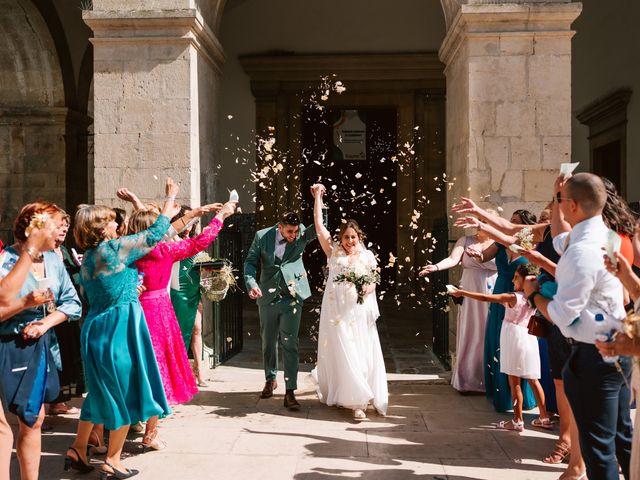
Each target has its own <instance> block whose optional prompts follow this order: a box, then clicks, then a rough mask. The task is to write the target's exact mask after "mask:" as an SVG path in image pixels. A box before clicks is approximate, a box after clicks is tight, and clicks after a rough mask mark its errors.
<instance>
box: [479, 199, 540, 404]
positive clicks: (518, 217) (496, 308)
mask: <svg viewBox="0 0 640 480" xmlns="http://www.w3.org/2000/svg"><path fill="white" fill-rule="evenodd" d="M521 212H526V213H521ZM527 215H531V213H530V212H527V211H526V210H516V211H515V212H514V214H513V216H512V218H511V222H512V223H517V224H522V223H529V222H528V221H524V220H528V217H527ZM523 216H524V217H525V218H524V219H523V218H522V217H523ZM534 219H535V217H534ZM534 221H535V220H534ZM468 253H470V254H472V255H474V252H473V251H471V252H468ZM481 255H482V260H483V261H485V262H486V261H489V260H490V259H492V258H495V262H496V267H497V268H498V276H497V278H496V282H495V285H494V288H493V293H494V294H499V293H507V292H513V275H514V273H515V271H516V269H517V268H518V265H520V264H522V263H527V259H526V258H524V257H518V256H517V255H516V254H514V253H513V252H511V251H507V249H506V248H505V247H504V246H503V245H500V244H499V243H494V244H493V245H491V246H490V247H489V248H487V249H486V250H485V251H484V252H482V253H481ZM513 257H517V258H513ZM503 319H504V306H503V305H500V304H498V303H492V304H491V306H490V307H489V315H488V317H487V329H486V332H485V336H484V381H485V386H486V395H487V398H488V399H489V400H491V401H492V403H493V407H494V408H495V410H496V411H497V412H506V411H508V410H511V409H512V408H513V405H512V402H511V390H510V389H509V380H508V378H507V375H505V374H504V373H501V372H500V332H501V331H502V320H503ZM522 395H523V398H524V401H523V407H522V408H523V410H531V409H532V408H535V406H536V401H535V398H534V396H533V392H532V391H531V388H530V387H529V385H528V383H527V382H523V383H522Z"/></svg>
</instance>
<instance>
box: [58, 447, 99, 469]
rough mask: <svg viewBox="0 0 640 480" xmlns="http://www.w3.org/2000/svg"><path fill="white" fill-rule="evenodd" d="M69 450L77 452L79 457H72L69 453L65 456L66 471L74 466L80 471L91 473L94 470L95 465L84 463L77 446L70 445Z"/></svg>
mask: <svg viewBox="0 0 640 480" xmlns="http://www.w3.org/2000/svg"><path fill="white" fill-rule="evenodd" d="M69 450H71V451H72V452H73V453H75V454H76V457H77V458H71V457H70V456H69V455H66V456H65V457H64V471H65V472H68V471H69V470H71V469H72V468H73V469H74V470H77V471H78V472H80V473H89V472H91V471H93V470H94V467H93V466H91V465H89V464H88V463H84V462H83V461H82V458H80V454H79V453H78V451H77V450H76V449H75V448H73V447H69Z"/></svg>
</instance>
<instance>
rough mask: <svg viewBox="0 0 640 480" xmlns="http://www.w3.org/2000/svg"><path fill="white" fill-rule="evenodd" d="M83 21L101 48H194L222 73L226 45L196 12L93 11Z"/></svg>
mask: <svg viewBox="0 0 640 480" xmlns="http://www.w3.org/2000/svg"><path fill="white" fill-rule="evenodd" d="M82 18H83V19H84V21H85V23H86V24H87V25H88V26H89V27H90V28H91V29H92V30H93V34H94V36H93V38H91V43H93V45H94V46H95V47H96V48H98V47H101V46H106V47H120V46H131V45H139V46H144V45H156V46H157V45H191V46H193V47H194V48H196V50H197V51H198V52H199V53H200V54H201V55H202V57H203V58H205V59H206V60H207V61H209V62H210V63H211V65H212V66H213V67H214V68H215V70H216V71H217V72H219V73H221V66H222V64H223V63H224V61H225V55H224V51H223V49H222V45H221V44H220V42H219V41H218V39H217V37H216V35H215V34H214V33H213V30H212V29H211V28H210V27H209V25H207V23H206V21H205V20H204V19H203V17H202V15H201V14H200V12H198V10H196V9H175V10H168V9H167V10H134V11H125V10H117V11H106V10H101V11H92V10H87V11H84V12H83V15H82Z"/></svg>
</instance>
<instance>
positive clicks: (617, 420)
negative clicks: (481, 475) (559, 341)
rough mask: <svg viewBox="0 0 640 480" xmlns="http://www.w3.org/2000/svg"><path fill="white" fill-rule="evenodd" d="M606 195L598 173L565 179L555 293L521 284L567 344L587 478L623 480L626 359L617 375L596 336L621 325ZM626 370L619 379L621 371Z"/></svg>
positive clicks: (569, 384) (627, 435) (566, 376)
mask: <svg viewBox="0 0 640 480" xmlns="http://www.w3.org/2000/svg"><path fill="white" fill-rule="evenodd" d="M606 199H607V194H606V190H605V188H604V185H603V183H602V180H601V179H600V177H598V176H597V175H593V174H590V173H579V174H577V175H575V176H573V177H571V178H570V179H569V180H567V181H566V182H565V184H564V185H563V186H562V188H561V190H560V191H559V192H558V193H557V196H556V201H557V202H558V203H559V207H560V211H561V212H562V214H563V215H564V218H565V220H566V221H567V222H568V223H569V224H570V225H571V226H572V231H571V232H570V233H569V234H567V233H564V234H560V235H558V236H557V237H555V238H554V247H555V248H556V250H557V251H558V253H560V254H561V255H562V256H561V257H560V261H559V262H558V266H557V269H556V281H557V282H558V291H557V293H556V295H555V296H554V297H553V299H552V300H548V299H546V298H544V297H543V296H542V295H541V294H540V293H539V292H538V291H537V285H536V283H535V282H534V281H528V282H527V284H526V285H525V294H526V295H527V297H528V298H529V302H530V303H531V304H532V305H535V307H537V308H538V309H539V310H540V311H541V312H542V313H543V314H544V316H545V317H546V318H547V319H549V320H550V321H552V322H553V323H555V324H556V325H557V326H558V328H560V330H561V331H562V333H563V335H564V336H565V337H567V341H568V342H569V343H570V344H571V355H570V356H569V359H568V360H567V363H566V364H565V366H564V369H563V380H564V387H565V393H566V394H567V398H568V399H569V403H570V404H571V408H572V410H573V414H574V416H575V418H576V423H577V425H578V430H579V433H580V447H581V449H582V455H583V457H584V461H585V464H586V466H587V476H588V478H590V479H598V480H600V479H602V480H605V479H618V478H619V474H618V464H620V466H621V468H622V472H623V474H624V476H625V478H629V459H630V455H631V438H632V432H631V430H632V427H631V418H630V415H629V403H630V391H629V387H628V386H627V385H628V384H627V381H626V380H625V378H624V376H626V378H627V379H628V378H629V376H630V371H631V361H630V359H629V357H620V359H619V365H620V367H621V371H622V373H621V372H619V371H618V370H617V368H616V366H615V364H613V363H610V362H606V361H605V360H604V359H603V357H602V356H601V355H600V353H599V352H598V350H597V349H596V347H595V345H594V343H595V340H596V337H597V336H598V335H602V334H609V333H611V332H612V331H617V330H619V329H620V325H621V320H622V319H623V318H624V316H625V311H624V306H623V291H622V285H621V284H620V282H619V281H618V280H617V279H616V278H615V277H614V276H613V275H611V274H610V273H609V272H607V270H606V268H605V266H604V262H603V261H602V253H603V252H602V247H603V246H604V245H605V243H606V240H607V235H608V232H609V229H608V228H607V226H606V225H605V223H604V221H603V219H602V209H603V207H604V205H605V202H606ZM623 375H624V376H623Z"/></svg>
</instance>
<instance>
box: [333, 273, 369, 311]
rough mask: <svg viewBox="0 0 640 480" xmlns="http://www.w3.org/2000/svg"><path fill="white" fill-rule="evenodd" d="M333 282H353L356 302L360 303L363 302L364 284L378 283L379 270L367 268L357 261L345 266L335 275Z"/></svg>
mask: <svg viewBox="0 0 640 480" xmlns="http://www.w3.org/2000/svg"><path fill="white" fill-rule="evenodd" d="M333 282H334V283H351V284H353V285H354V286H355V287H356V293H357V294H358V303H359V304H360V305H362V304H363V303H364V286H365V285H372V284H379V283H380V272H378V270H377V269H375V268H369V267H366V266H364V265H362V264H361V263H358V262H357V263H356V264H355V265H354V266H352V267H347V268H345V269H344V270H343V271H342V273H340V274H339V275H336V277H335V278H334V279H333Z"/></svg>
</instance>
